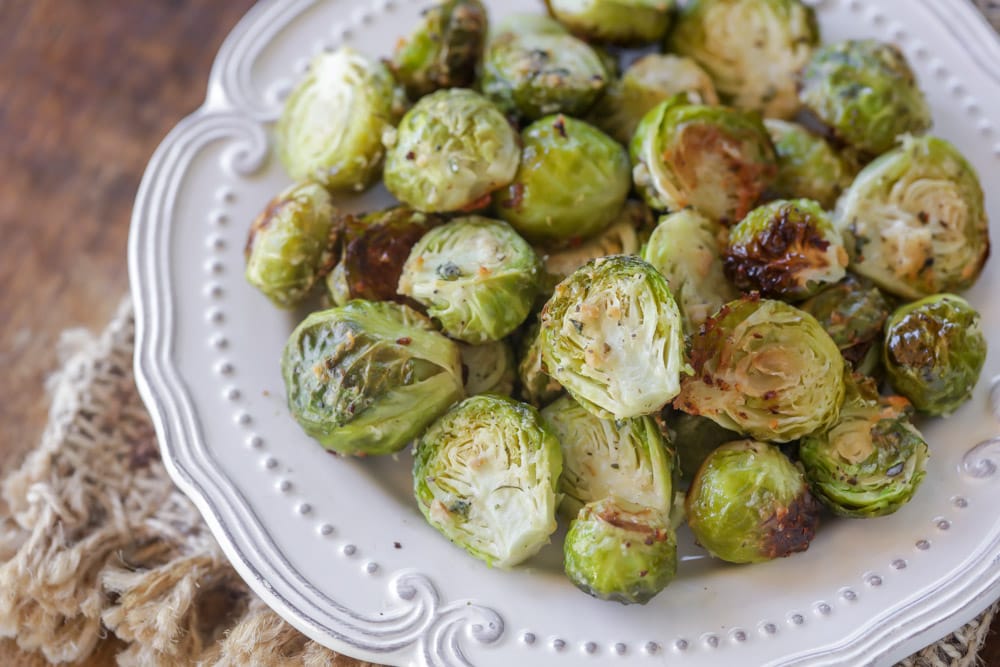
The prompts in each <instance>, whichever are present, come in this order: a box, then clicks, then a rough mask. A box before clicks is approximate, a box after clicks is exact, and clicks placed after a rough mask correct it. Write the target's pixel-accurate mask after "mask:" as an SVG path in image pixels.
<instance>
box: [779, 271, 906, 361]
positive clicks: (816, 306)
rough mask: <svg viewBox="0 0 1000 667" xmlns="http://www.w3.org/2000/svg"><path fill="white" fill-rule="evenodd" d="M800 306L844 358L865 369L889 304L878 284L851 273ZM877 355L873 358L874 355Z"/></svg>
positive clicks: (887, 314)
mask: <svg viewBox="0 0 1000 667" xmlns="http://www.w3.org/2000/svg"><path fill="white" fill-rule="evenodd" d="M799 308H801V309H802V310H804V311H806V312H807V313H809V314H810V315H812V316H813V317H815V318H816V320H817V321H818V322H819V323H820V325H821V326H822V327H823V328H824V329H826V332H827V333H828V334H830V338H832V339H833V342H834V343H836V344H837V347H839V348H840V353H841V354H843V355H844V359H845V360H846V361H847V362H848V363H849V364H851V366H852V367H853V368H854V369H855V370H857V371H858V372H861V373H865V374H866V375H870V373H866V372H865V371H866V370H869V369H865V368H864V365H865V362H866V361H868V360H869V357H870V356H871V355H870V352H869V351H870V350H872V349H874V348H875V347H880V346H878V345H876V344H877V343H878V342H879V339H880V338H881V336H882V327H883V326H884V325H885V321H886V319H887V318H888V317H889V312H890V311H891V310H892V306H891V305H890V304H889V300H888V299H886V298H885V295H884V294H882V292H881V291H880V290H879V288H877V287H875V286H874V285H872V284H871V283H870V282H868V281H867V280H865V279H864V278H857V277H855V276H854V275H853V274H850V273H849V274H847V276H846V277H845V278H844V279H843V280H841V281H840V282H839V283H837V284H836V285H831V286H830V287H827V288H826V289H825V290H823V291H822V292H820V293H819V294H817V295H816V296H814V297H812V298H811V299H809V300H808V301H804V302H803V303H802V304H800V305H799ZM877 358H878V357H877V355H876V359H877Z"/></svg>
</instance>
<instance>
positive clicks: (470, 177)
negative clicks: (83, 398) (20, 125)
mask: <svg viewBox="0 0 1000 667" xmlns="http://www.w3.org/2000/svg"><path fill="white" fill-rule="evenodd" d="M547 6H548V16H546V15H542V14H541V13H539V14H537V15H518V16H511V17H508V18H506V19H505V20H504V21H500V22H492V23H491V22H489V21H488V17H487V11H486V8H485V7H484V6H483V5H482V3H481V2H480V0H441V1H440V2H439V3H438V4H436V5H434V6H432V7H430V8H428V9H427V10H426V11H425V12H424V13H423V14H422V18H421V20H420V23H419V25H417V26H415V27H414V29H413V32H412V34H410V35H408V36H407V37H406V38H405V39H403V40H401V41H400V43H399V45H398V47H397V48H396V51H395V53H394V54H393V56H392V57H391V58H389V59H387V60H385V61H384V62H376V61H373V60H370V59H368V58H366V57H364V56H362V55H361V54H359V53H357V52H355V51H354V50H352V49H350V48H349V47H342V48H340V49H339V50H337V51H334V52H330V53H322V54H320V55H318V56H317V57H316V58H315V60H313V62H312V65H311V67H310V69H309V71H308V73H307V74H306V75H305V77H304V78H303V79H302V80H301V81H300V82H299V83H298V85H297V86H296V88H295V89H294V91H293V92H292V93H291V95H290V97H289V98H288V100H287V103H286V105H285V108H284V112H283V114H282V116H281V119H280V121H279V122H278V124H277V126H276V128H275V132H276V140H277V145H278V154H279V156H280V158H281V161H282V163H283V164H284V166H285V168H286V169H287V171H288V174H289V175H290V176H291V177H292V178H293V179H295V180H296V183H295V184H294V185H292V186H291V187H289V188H288V189H287V190H285V191H284V192H283V193H281V194H280V195H278V196H277V197H276V198H275V199H274V200H273V201H271V203H270V204H268V206H267V208H266V209H265V210H264V212H263V213H261V215H260V216H259V218H258V219H257V220H256V221H255V222H254V223H253V225H252V228H251V232H250V238H249V241H248V244H247V251H246V257H247V269H246V277H247V279H248V280H249V282H250V283H251V284H253V285H254V286H255V287H257V288H258V289H260V290H261V291H262V292H263V293H264V294H266V295H267V296H268V297H269V298H270V299H271V300H272V301H273V302H274V303H275V304H277V305H278V306H281V307H284V308H292V307H300V306H301V304H303V303H310V302H307V301H306V300H307V298H309V296H310V295H311V294H313V293H314V292H315V291H317V290H319V289H322V290H323V291H324V292H325V296H324V297H323V299H324V300H325V306H326V307H325V308H324V309H320V310H316V311H315V312H311V313H310V314H309V315H308V316H307V317H306V318H305V319H304V320H303V321H302V322H301V324H299V325H298V327H297V328H296V329H295V330H294V332H293V333H292V334H291V336H290V337H289V339H288V342H287V345H286V347H285V349H284V356H283V358H282V371H283V375H284V381H285V384H286V387H287V397H288V406H289V408H290V410H291V413H292V415H293V416H294V418H295V419H296V420H297V421H298V423H299V424H300V425H301V427H302V428H303V429H304V430H305V432H306V433H308V434H309V435H310V436H312V437H313V438H315V439H316V440H317V441H318V442H319V443H321V444H322V445H323V446H324V447H326V448H328V449H331V450H333V451H335V452H338V453H340V454H343V455H356V456H368V455H376V454H390V453H393V452H397V451H399V450H401V449H402V448H404V447H406V446H407V445H409V444H411V443H413V453H414V467H413V486H414V494H415V497H416V501H417V504H418V505H419V507H420V510H421V511H422V512H423V514H424V516H425V517H426V519H427V521H428V522H429V523H430V524H431V525H432V526H434V527H435V528H436V529H437V530H439V531H440V532H441V533H442V534H443V535H444V536H445V537H447V538H448V539H449V540H451V541H452V542H454V543H455V544H456V545H458V546H460V547H462V548H464V549H465V550H467V551H468V552H469V553H470V554H472V555H473V556H475V557H477V558H480V559H482V560H484V561H485V562H486V563H488V564H490V565H493V566H497V567H504V568H505V567H510V566H514V565H516V564H518V563H520V562H522V561H524V560H525V559H527V558H529V557H531V556H532V555H533V554H535V553H536V552H538V550H539V549H541V548H542V547H543V546H544V545H545V544H547V543H548V542H549V539H550V536H551V535H552V534H553V532H554V531H555V530H556V528H557V515H558V514H561V515H562V516H563V517H564V518H565V519H566V520H567V521H568V533H567V535H566V539H565V543H564V551H565V570H566V573H567V575H568V576H569V578H570V579H571V580H572V581H573V583H574V584H575V585H577V586H578V587H579V588H581V589H583V590H584V591H586V592H587V593H589V594H591V595H593V596H596V597H599V598H603V599H609V600H617V601H619V602H622V603H644V602H646V601H647V600H649V599H650V598H652V597H653V596H654V595H656V594H657V593H658V592H659V591H660V590H662V589H663V588H664V587H665V586H666V585H667V584H668V583H669V582H670V580H671V579H672V578H673V577H674V575H675V572H676V569H677V546H676V544H677V541H676V533H675V531H676V529H677V528H678V526H679V525H680V524H681V523H682V522H685V521H686V523H687V525H688V526H689V527H690V529H691V530H692V531H693V533H694V535H695V537H696V539H697V541H698V543H699V544H700V545H701V546H703V547H704V548H705V549H706V550H708V551H709V552H710V553H711V554H712V555H713V556H715V557H717V558H720V559H722V560H725V561H729V562H733V563H748V562H758V561H764V560H768V559H773V558H776V557H779V556H788V555H790V554H792V553H795V552H798V551H802V550H805V549H806V548H807V547H808V546H809V543H810V540H811V539H812V538H813V536H814V534H815V532H816V528H817V525H818V523H819V520H820V518H821V514H822V513H823V512H824V511H825V512H827V513H831V514H833V515H837V516H841V517H874V516H883V515H886V514H889V513H892V512H894V511H896V510H897V509H898V508H899V507H901V506H902V505H903V504H904V503H906V502H907V501H908V500H909V499H910V498H911V497H912V496H913V493H914V491H915V490H916V488H917V486H918V485H919V484H920V482H921V480H922V479H923V478H924V474H925V472H924V471H925V463H926V460H927V457H928V446H927V443H926V442H925V441H924V439H923V438H922V437H921V434H920V432H919V431H918V430H917V428H916V427H915V426H914V424H913V422H912V418H913V417H914V416H915V415H916V414H917V413H923V414H925V415H942V414H947V413H949V412H952V411H953V410H955V409H956V408H958V407H959V406H960V405H961V404H962V403H963V402H964V401H966V400H968V399H969V397H970V395H971V394H972V390H973V387H974V386H975V385H976V382H977V380H978V377H979V374H980V371H981V369H982V366H983V362H984V358H985V354H986V344H985V339H984V337H983V334H982V332H981V331H980V328H979V316H978V314H977V313H976V311H975V310H974V309H973V308H972V306H970V305H969V303H968V302H966V301H965V300H964V299H962V298H961V297H960V296H957V295H956V294H955V292H959V291H961V290H964V289H966V288H968V287H969V286H971V285H972V284H973V283H974V282H975V280H976V279H977V277H978V276H979V274H980V272H981V270H982V267H983V264H984V262H985V260H986V257H987V254H988V252H989V238H988V231H987V227H988V225H987V219H986V214H985V210H984V204H983V192H982V190H981V188H980V185H979V182H978V179H977V176H976V174H975V172H974V170H973V168H972V167H971V166H970V165H969V163H968V162H967V161H966V160H965V159H964V158H963V157H962V155H961V154H960V153H959V152H958V151H957V150H956V149H955V147H954V146H952V145H951V144H950V143H948V142H947V141H945V140H944V139H940V138H936V137H933V136H928V135H926V134H924V133H925V132H926V131H927V130H928V129H929V127H930V124H931V117H930V113H929V110H928V107H927V103H926V101H925V99H924V96H923V94H922V93H921V91H920V89H919V87H918V86H917V82H916V80H915V78H914V75H913V73H912V71H911V69H910V67H909V65H908V64H907V61H906V59H905V57H904V56H903V54H902V53H901V52H900V51H899V50H898V49H897V48H896V47H894V46H892V45H890V44H883V43H879V42H876V41H871V40H861V41H845V42H840V43H836V44H826V45H822V44H820V39H819V29H818V26H817V23H816V20H815V17H814V15H813V12H812V10H811V9H810V8H809V7H807V6H806V5H804V4H803V3H802V2H800V1H799V0H688V2H686V3H684V5H683V7H675V6H674V3H673V1H672V0H589V1H587V2H583V1H581V0H548V1H547ZM635 46H644V47H651V48H646V50H645V52H644V53H645V55H642V57H639V58H638V59H634V60H633V61H632V62H631V64H629V65H628V66H627V67H624V69H622V68H621V64H622V63H624V62H625V61H626V60H628V59H630V58H632V56H633V55H634V52H628V53H626V52H625V51H623V48H624V47H635ZM657 50H663V51H665V52H666V53H662V54H661V53H657V52H656V51H657ZM380 179H381V180H382V181H383V182H384V184H385V187H386V188H387V189H388V191H389V192H390V193H391V194H392V195H393V196H394V197H395V198H396V199H397V200H398V201H399V202H400V203H399V205H397V206H394V207H392V208H388V209H385V210H380V211H373V212H370V213H367V214H365V215H352V214H348V213H346V212H344V211H343V210H341V208H342V204H343V202H344V201H345V199H346V198H348V197H350V195H351V193H352V192H357V191H361V190H364V189H366V188H369V187H370V186H372V185H373V184H374V183H376V182H377V181H379V180H380ZM311 303H315V301H312V302H311ZM684 489H686V493H685V492H684Z"/></svg>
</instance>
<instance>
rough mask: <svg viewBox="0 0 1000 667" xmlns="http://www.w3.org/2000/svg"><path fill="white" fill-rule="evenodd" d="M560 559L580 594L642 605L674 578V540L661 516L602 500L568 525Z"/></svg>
mask: <svg viewBox="0 0 1000 667" xmlns="http://www.w3.org/2000/svg"><path fill="white" fill-rule="evenodd" d="M563 557H564V561H563V563H564V566H565V569H566V576H568V577H569V579H570V581H572V582H573V584H574V585H575V586H576V587H577V588H579V589H580V590H582V591H583V592H584V593H587V594H588V595H592V596H594V597H595V598H598V599H601V600H613V601H615V602H621V603H622V604H645V603H647V602H649V600H651V599H652V598H653V596H655V595H656V594H657V593H659V592H660V591H662V590H663V589H664V588H666V586H667V584H669V583H670V582H671V581H672V580H673V578H674V575H675V574H676V573H677V538H676V537H675V535H674V530H673V528H672V527H671V526H670V523H669V522H668V521H667V519H666V518H665V517H664V515H663V514H661V513H660V512H658V511H656V510H654V509H651V508H648V507H642V506H641V505H634V504H632V503H630V502H627V501H624V500H620V499H617V498H604V499H602V500H599V501H597V502H594V503H591V504H589V505H587V506H586V507H584V508H583V509H582V510H580V514H579V516H578V517H577V518H576V519H575V520H574V521H573V522H572V523H571V524H570V527H569V532H568V533H567V534H566V541H565V543H564V544H563Z"/></svg>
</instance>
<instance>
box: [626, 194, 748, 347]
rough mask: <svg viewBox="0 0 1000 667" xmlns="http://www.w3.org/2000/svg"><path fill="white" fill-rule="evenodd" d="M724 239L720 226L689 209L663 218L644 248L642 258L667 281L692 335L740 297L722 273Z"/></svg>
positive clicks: (686, 330)
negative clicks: (717, 312) (720, 251)
mask: <svg viewBox="0 0 1000 667" xmlns="http://www.w3.org/2000/svg"><path fill="white" fill-rule="evenodd" d="M724 239H725V230H724V229H723V228H722V226H721V225H720V224H719V223H717V222H713V221H712V220H709V219H708V218H706V217H705V216H703V215H702V214H700V213H698V212H697V211H695V210H693V209H685V210H683V211H677V212H676V213H671V214H669V215H665V216H663V217H662V218H660V224H659V225H657V226H656V229H654V230H653V235H652V236H650V237H649V241H648V242H647V243H646V245H645V246H643V248H642V258H643V259H644V260H646V261H647V262H649V263H650V264H652V265H653V266H654V267H656V270H657V271H659V272H660V273H662V274H663V277H664V278H666V279H667V283H668V284H669V285H670V291H671V292H673V294H674V298H676V299H677V305H678V306H679V307H680V310H681V316H682V317H683V318H684V332H685V333H686V334H688V335H691V334H694V333H695V332H697V331H698V328H699V327H700V326H701V325H702V323H703V322H704V321H705V319H706V318H708V316H709V315H711V314H712V313H714V312H715V311H717V310H718V309H719V308H721V307H722V305H723V304H724V303H726V302H728V301H732V300H733V299H735V298H737V297H739V292H738V291H737V290H736V288H735V287H733V286H732V285H731V284H730V283H729V281H728V280H726V276H725V275H724V274H723V272H722V257H721V256H720V253H719V245H720V240H723V242H724Z"/></svg>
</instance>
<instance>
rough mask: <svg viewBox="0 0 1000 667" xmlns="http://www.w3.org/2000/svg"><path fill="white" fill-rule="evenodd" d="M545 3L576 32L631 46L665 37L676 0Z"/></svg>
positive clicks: (557, 0) (560, 0) (551, 0)
mask: <svg viewBox="0 0 1000 667" xmlns="http://www.w3.org/2000/svg"><path fill="white" fill-rule="evenodd" d="M545 4H546V5H548V7H549V12H551V13H552V16H554V17H555V18H556V19H557V20H558V21H559V22H560V23H562V24H563V25H564V26H566V27H567V28H569V29H570V31H571V32H573V33H574V34H575V35H578V36H579V37H581V38H583V39H586V40H594V41H597V42H611V43H613V44H621V45H623V46H629V45H636V44H644V43H646V42H656V41H659V40H661V39H663V36H664V35H665V34H666V32H667V29H668V28H669V27H670V12H671V10H672V9H673V7H674V0H545Z"/></svg>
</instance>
